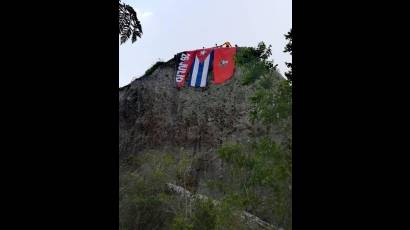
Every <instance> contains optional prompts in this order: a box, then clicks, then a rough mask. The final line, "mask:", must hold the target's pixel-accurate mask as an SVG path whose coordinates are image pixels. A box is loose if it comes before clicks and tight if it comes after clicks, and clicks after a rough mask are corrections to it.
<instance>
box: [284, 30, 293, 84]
mask: <svg viewBox="0 0 410 230" xmlns="http://www.w3.org/2000/svg"><path fill="white" fill-rule="evenodd" d="M285 38H286V40H288V44H286V47H285V50H284V51H283V52H285V53H289V54H290V55H292V48H293V43H292V40H293V33H292V28H291V29H290V30H289V32H288V33H287V34H285ZM285 64H286V66H287V67H288V68H289V71H288V72H286V73H285V76H286V78H287V79H288V80H289V81H290V83H292V81H293V74H292V69H293V67H292V63H290V62H285Z"/></svg>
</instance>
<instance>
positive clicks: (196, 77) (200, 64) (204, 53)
mask: <svg viewBox="0 0 410 230" xmlns="http://www.w3.org/2000/svg"><path fill="white" fill-rule="evenodd" d="M212 50H213V49H212V48H208V49H201V50H197V51H196V55H195V59H194V63H193V65H192V70H191V71H190V77H189V78H188V79H189V80H188V84H189V85H190V86H192V87H197V88H198V87H205V86H206V84H207V81H208V71H209V69H210V67H211V65H212V61H213V52H212Z"/></svg>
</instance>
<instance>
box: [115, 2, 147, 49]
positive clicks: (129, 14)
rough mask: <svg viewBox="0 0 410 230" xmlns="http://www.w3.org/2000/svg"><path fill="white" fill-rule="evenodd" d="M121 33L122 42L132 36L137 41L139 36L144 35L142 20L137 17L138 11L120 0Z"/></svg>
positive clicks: (132, 39) (133, 40)
mask: <svg viewBox="0 0 410 230" xmlns="http://www.w3.org/2000/svg"><path fill="white" fill-rule="evenodd" d="M119 29H120V30H119V34H120V40H121V44H123V43H125V42H126V41H127V40H128V39H130V38H131V41H132V42H133V43H134V42H135V41H137V37H139V38H140V37H141V35H142V27H141V22H140V21H139V20H138V18H137V12H135V10H134V9H133V8H132V7H131V6H130V5H127V4H125V3H121V0H119Z"/></svg>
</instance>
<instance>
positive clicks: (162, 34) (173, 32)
mask: <svg viewBox="0 0 410 230" xmlns="http://www.w3.org/2000/svg"><path fill="white" fill-rule="evenodd" d="M122 2H123V3H126V4H128V5H130V6H132V7H133V8H134V9H135V10H136V11H137V17H138V19H139V20H140V21H141V25H142V30H143V34H142V36H141V38H139V39H138V40H137V41H136V42H135V43H131V39H130V40H128V41H127V42H126V43H124V44H122V45H120V46H119V87H122V86H124V85H127V84H129V83H130V82H131V81H132V79H134V78H138V77H141V76H142V75H143V74H144V72H145V71H146V70H147V69H148V68H149V67H151V66H152V65H153V64H154V63H156V62H157V61H159V60H160V61H168V60H169V59H171V58H173V57H174V55H175V54H177V53H179V52H182V51H188V50H194V49H198V48H202V47H213V46H214V45H215V44H218V45H221V44H223V43H224V42H225V41H229V42H230V43H231V44H232V45H235V44H237V45H238V46H252V47H255V46H256V45H257V44H258V43H259V42H260V41H264V42H265V43H266V44H267V45H272V57H271V58H272V59H273V60H274V62H275V63H276V64H278V68H279V72H281V73H282V74H283V73H284V72H286V71H287V67H286V65H285V62H290V61H291V56H290V55H289V54H288V53H283V50H284V47H285V45H286V43H287V41H286V40H285V37H284V34H286V33H287V32H288V31H289V30H290V28H291V27H292V0H248V1H245V0H201V1H194V0H122Z"/></svg>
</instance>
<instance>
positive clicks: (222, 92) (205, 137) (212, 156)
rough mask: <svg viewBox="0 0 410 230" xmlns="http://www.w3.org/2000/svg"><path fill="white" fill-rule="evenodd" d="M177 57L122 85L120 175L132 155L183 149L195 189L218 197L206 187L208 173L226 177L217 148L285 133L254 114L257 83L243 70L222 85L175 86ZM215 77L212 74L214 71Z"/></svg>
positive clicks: (211, 176) (189, 187)
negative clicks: (244, 80)
mask: <svg viewBox="0 0 410 230" xmlns="http://www.w3.org/2000/svg"><path fill="white" fill-rule="evenodd" d="M175 65H176V63H175V60H174V59H171V60H169V61H168V62H166V63H163V64H161V65H156V69H155V70H154V71H150V74H148V75H145V76H143V77H141V78H138V79H136V80H134V81H133V82H132V83H130V84H129V85H127V86H124V87H122V88H120V90H119V159H120V176H121V174H122V173H124V172H126V171H129V168H127V167H128V166H129V165H128V163H127V162H128V159H129V158H130V157H137V158H138V156H140V155H143V154H144V153H146V152H149V151H152V152H167V153H172V154H175V155H176V156H178V155H179V154H180V153H181V152H186V153H189V154H191V155H194V156H196V157H197V159H199V161H198V163H196V164H195V165H193V166H192V168H191V169H190V176H191V180H190V184H188V185H187V186H184V187H186V188H187V189H188V190H190V191H191V192H198V193H201V194H204V195H208V196H211V197H214V198H217V197H218V196H219V195H220V194H215V193H212V192H211V191H210V190H208V189H207V186H206V185H205V182H206V181H207V179H209V178H221V177H225V176H226V175H225V173H224V165H223V162H222V161H221V160H220V159H219V158H218V157H217V154H216V150H217V149H218V147H220V146H221V145H222V144H224V143H232V142H233V143H245V142H248V141H249V140H250V138H258V136H261V135H266V133H267V132H268V133H269V135H270V136H272V137H273V138H274V139H275V140H277V141H279V142H280V141H281V139H282V137H281V134H280V133H279V132H277V131H276V129H275V127H273V128H270V129H266V127H265V126H263V125H261V124H259V123H251V122H250V119H249V111H250V106H251V104H250V102H249V96H250V95H251V94H252V92H253V91H254V88H253V87H254V86H252V85H250V86H244V85H242V84H241V83H240V79H241V75H242V74H241V73H242V70H241V69H240V68H238V67H237V68H236V69H235V73H234V76H233V78H232V79H231V80H229V81H227V82H225V83H224V84H221V85H214V84H212V83H211V82H209V84H208V87H207V88H204V89H195V88H191V87H185V88H182V89H180V90H178V89H176V87H175V77H174V75H175ZM210 78H211V79H212V76H210Z"/></svg>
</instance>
